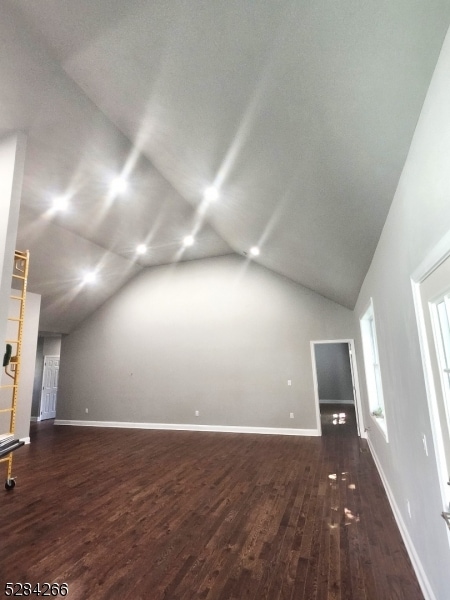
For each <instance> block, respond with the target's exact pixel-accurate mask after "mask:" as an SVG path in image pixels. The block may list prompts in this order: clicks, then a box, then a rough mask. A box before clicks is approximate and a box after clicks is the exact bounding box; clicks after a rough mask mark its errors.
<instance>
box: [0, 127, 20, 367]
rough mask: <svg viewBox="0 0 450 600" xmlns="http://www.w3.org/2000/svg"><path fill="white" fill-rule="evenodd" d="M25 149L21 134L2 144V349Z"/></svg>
mask: <svg viewBox="0 0 450 600" xmlns="http://www.w3.org/2000/svg"><path fill="white" fill-rule="evenodd" d="M25 147H26V139H25V136H24V135H23V134H21V133H18V134H14V135H10V136H8V137H5V138H4V139H2V140H0V273H1V277H0V342H1V346H0V347H3V348H4V346H3V340H4V339H5V332H6V324H7V317H8V298H9V293H10V289H11V275H12V270H13V261H14V250H15V244H16V236H17V223H18V219H19V207H20V193H21V189H22V178H23V167H24V161H25ZM2 358H3V354H2Z"/></svg>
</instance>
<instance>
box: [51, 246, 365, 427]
mask: <svg viewBox="0 0 450 600" xmlns="http://www.w3.org/2000/svg"><path fill="white" fill-rule="evenodd" d="M353 335H354V322H353V316H352V313H351V311H349V310H348V309H346V308H343V307H342V306H340V305H338V304H336V303H334V302H332V301H330V300H327V299H325V298H324V297H322V296H319V295H318V294H315V293H314V292H311V291H310V290H307V289H306V288H303V287H302V286H300V285H298V284H296V283H293V282H292V281H290V280H288V279H286V278H284V277H282V276H278V275H275V274H274V273H272V272H271V271H269V270H267V269H265V268H264V267H260V266H258V265H254V264H252V263H250V264H248V263H247V261H245V260H244V259H242V258H241V257H238V256H237V255H235V256H226V257H220V258H214V259H205V260H200V261H192V262H188V263H182V264H178V265H177V266H173V267H171V266H167V267H157V268H153V269H147V270H145V271H144V272H143V273H142V274H140V275H138V276H137V277H136V278H135V279H133V280H132V282H131V283H129V284H127V285H126V286H125V287H124V288H123V289H122V290H121V291H120V292H119V293H118V294H117V295H116V296H115V297H114V298H112V299H111V300H110V301H108V302H107V303H106V304H105V305H103V307H102V308H100V309H99V310H98V311H97V312H96V313H94V314H93V315H92V317H91V318H89V319H87V320H86V321H85V322H84V323H83V324H82V326H81V327H80V328H79V329H78V330H77V331H75V332H73V333H71V334H69V335H68V336H65V337H64V338H63V341H62V351H61V372H60V385H59V395H58V406H57V418H58V419H75V420H78V419H84V420H98V421H131V422H144V423H169V424H178V423H184V424H192V423H194V424H196V425H202V424H204V425H205V424H210V425H211V424H212V425H218V426H242V427H275V428H300V429H308V430H315V429H316V426H317V423H316V413H315V402H314V393H313V378H312V365H311V352H310V340H311V339H318V338H319V339H321V338H322V339H333V338H334V339H337V338H340V339H342V338H351V337H353ZM288 379H291V380H292V386H288V385H287V380H288ZM86 407H87V408H88V409H89V414H88V415H87V414H86V413H85V408H86ZM195 410H199V411H200V416H199V417H197V418H196V417H195V415H194V412H195ZM290 412H293V413H294V416H295V418H294V419H290V418H289V413H290Z"/></svg>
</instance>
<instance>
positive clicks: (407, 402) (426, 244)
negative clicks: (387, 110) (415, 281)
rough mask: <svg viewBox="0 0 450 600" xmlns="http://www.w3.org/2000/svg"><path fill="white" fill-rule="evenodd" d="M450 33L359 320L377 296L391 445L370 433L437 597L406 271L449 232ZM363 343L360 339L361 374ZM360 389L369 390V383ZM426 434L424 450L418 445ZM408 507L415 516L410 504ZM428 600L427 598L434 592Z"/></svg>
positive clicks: (432, 506)
mask: <svg viewBox="0 0 450 600" xmlns="http://www.w3.org/2000/svg"><path fill="white" fill-rule="evenodd" d="M449 157H450V38H449V35H447V39H446V41H445V44H444V46H443V49H442V53H441V56H440V59H439V62H438V64H437V67H436V71H435V74H434V76H433V79H432V82H431V85H430V88H429V91H428V95H427V99H426V101H425V104H424V107H423V110H422V114H421V117H420V119H419V122H418V125H417V128H416V132H415V135H414V139H413V142H412V144H411V148H410V151H409V155H408V158H407V160H406V163H405V167H404V170H403V173H402V176H401V179H400V182H399V185H398V188H397V192H396V195H395V198H394V201H393V204H392V207H391V210H390V213H389V216H388V219H387V221H386V224H385V227H384V230H383V234H382V236H381V238H380V242H379V244H378V247H377V251H376V253H375V256H374V259H373V262H372V265H371V268H370V269H369V271H368V274H367V276H366V279H365V281H364V284H363V286H362V288H361V292H360V295H359V299H358V302H357V305H356V309H355V319H356V320H355V323H356V324H358V319H359V318H360V317H361V316H362V314H363V313H364V311H365V309H366V307H367V305H368V303H369V299H370V297H372V298H373V305H374V311H375V320H376V329H377V337H378V346H379V356H380V366H381V374H382V381H383V391H384V396H385V405H386V407H385V408H386V419H387V425H388V431H389V440H390V441H389V443H386V441H385V439H384V437H383V436H382V434H381V433H380V432H379V430H378V429H377V427H376V426H375V424H374V422H373V420H372V419H371V417H370V416H369V414H368V408H367V399H365V402H364V404H365V423H366V425H370V427H371V428H370V431H369V439H370V442H371V444H372V446H373V448H374V451H375V454H376V456H377V457H378V460H379V462H380V464H381V467H382V470H383V472H384V474H385V476H386V478H387V481H388V484H389V487H390V490H391V492H392V495H393V498H394V501H395V504H396V506H397V508H398V510H399V512H400V514H401V518H402V519H403V522H404V525H405V527H406V528H407V532H408V535H409V537H410V538H411V541H412V544H413V546H414V549H415V552H416V553H417V556H418V559H419V561H420V563H421V565H422V567H423V568H424V570H425V572H426V574H427V577H428V580H429V583H430V585H431V588H432V590H433V592H434V596H435V598H436V599H437V600H445V599H446V598H448V597H449V590H450V570H449V565H450V549H449V541H448V537H447V531H446V525H445V522H444V521H443V519H442V518H441V516H440V513H441V511H442V509H443V507H442V502H441V497H440V492H439V483H438V478H437V468H436V461H435V454H434V447H433V441H432V439H433V438H432V433H431V424H430V416H429V410H428V403H427V395H426V391H425V383H424V374H423V367H422V361H421V355H420V348H419V339H418V330H417V324H416V317H415V312H414V305H413V297H412V291H411V282H410V277H411V275H412V273H413V272H414V270H415V269H416V268H417V267H418V266H419V265H420V263H421V262H422V261H423V259H424V257H426V256H427V254H428V253H429V252H430V250H431V249H432V248H433V247H434V245H435V244H437V243H438V241H439V240H440V239H441V238H442V237H443V236H444V234H446V233H447V232H448V231H449V230H450V168H449V164H450V163H449ZM361 357H362V354H361V343H360V335H359V343H358V345H357V358H359V360H358V362H359V366H360V368H359V372H360V374H361V375H363V371H364V369H363V361H362V360H361ZM362 384H363V385H362V392H363V393H364V394H365V396H366V390H365V384H364V381H363V382H362ZM423 434H425V435H426V439H427V442H428V449H429V452H430V455H429V456H427V455H426V454H425V451H424V446H423V443H422V436H423ZM407 500H409V502H410V506H411V517H410V516H409V514H408V511H407ZM430 597H431V596H430Z"/></svg>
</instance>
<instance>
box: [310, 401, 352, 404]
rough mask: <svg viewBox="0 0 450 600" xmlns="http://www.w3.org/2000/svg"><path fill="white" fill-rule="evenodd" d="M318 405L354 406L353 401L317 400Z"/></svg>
mask: <svg viewBox="0 0 450 600" xmlns="http://www.w3.org/2000/svg"><path fill="white" fill-rule="evenodd" d="M319 404H355V402H354V400H319Z"/></svg>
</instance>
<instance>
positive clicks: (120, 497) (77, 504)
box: [0, 407, 423, 600]
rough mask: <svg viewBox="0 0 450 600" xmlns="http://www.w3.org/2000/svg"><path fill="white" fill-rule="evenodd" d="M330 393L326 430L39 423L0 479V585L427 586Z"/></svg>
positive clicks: (243, 594) (134, 593)
mask: <svg viewBox="0 0 450 600" xmlns="http://www.w3.org/2000/svg"><path fill="white" fill-rule="evenodd" d="M328 408H329V410H331V414H327V415H323V421H324V425H323V433H324V435H323V437H322V438H306V437H290V436H271V435H267V436H265V435H245V434H244V435H239V434H220V433H197V432H182V431H176V432H169V431H145V430H126V429H96V428H89V427H85V428H82V427H62V426H53V425H52V424H51V423H50V424H49V423H41V424H33V425H32V432H31V436H32V443H31V444H30V445H29V446H26V447H23V448H21V449H20V450H18V451H17V452H16V455H15V460H14V474H15V475H16V476H17V485H16V488H15V489H14V490H13V491H12V492H6V491H0V522H1V530H0V531H1V541H0V590H1V591H0V593H1V594H3V593H4V592H3V590H4V585H5V583H6V582H29V583H31V584H33V585H34V584H36V583H38V582H40V583H43V582H50V583H51V582H57V583H63V582H66V583H68V585H69V594H68V596H67V597H68V598H70V599H71V600H78V599H79V600H115V599H128V598H129V599H130V600H131V599H143V600H144V599H145V600H162V599H165V600H191V599H205V600H206V599H207V600H226V599H230V600H231V599H235V600H250V599H254V600H264V599H266V600H301V599H305V600H402V599H404V600H419V599H420V600H422V599H423V596H422V593H421V591H420V588H419V585H418V583H417V580H416V578H415V575H414V572H413V570H412V567H411V564H410V562H409V559H408V556H407V554H406V550H405V547H404V545H403V543H402V540H401V537H400V534H399V532H398V529H397V526H396V523H395V521H394V518H393V515H392V512H391V510H390V507H389V503H388V500H387V498H386V495H385V493H384V491H383V488H382V485H381V482H380V479H379V476H378V473H377V471H376V468H375V466H374V463H373V460H372V458H371V456H370V453H369V452H368V450H367V445H366V443H365V441H364V440H360V439H359V438H358V437H357V435H356V427H355V422H354V414H353V413H352V412H351V410H352V409H351V408H347V407H346V408H345V410H344V411H342V409H339V410H336V409H335V407H328ZM339 412H345V413H346V417H345V419H341V421H342V422H341V423H339V422H337V423H336V424H333V417H332V415H333V414H336V413H339ZM338 421H339V418H338ZM2 487H3V486H2Z"/></svg>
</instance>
